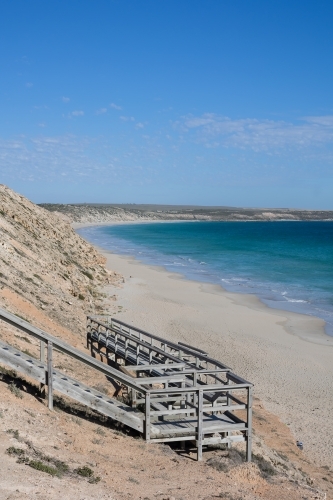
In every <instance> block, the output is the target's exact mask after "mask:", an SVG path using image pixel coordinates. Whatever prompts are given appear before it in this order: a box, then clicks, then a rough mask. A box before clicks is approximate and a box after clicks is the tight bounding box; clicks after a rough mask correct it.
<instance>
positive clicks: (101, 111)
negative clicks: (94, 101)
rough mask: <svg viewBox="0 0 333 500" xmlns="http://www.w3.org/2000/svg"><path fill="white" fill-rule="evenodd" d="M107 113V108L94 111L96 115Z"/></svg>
mask: <svg viewBox="0 0 333 500" xmlns="http://www.w3.org/2000/svg"><path fill="white" fill-rule="evenodd" d="M106 112H107V108H100V109H98V110H97V111H96V113H95V114H96V115H104V113H106Z"/></svg>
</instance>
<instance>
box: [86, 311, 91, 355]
mask: <svg viewBox="0 0 333 500" xmlns="http://www.w3.org/2000/svg"><path fill="white" fill-rule="evenodd" d="M90 337H91V320H90V319H89V318H88V317H87V349H89V347H90V345H89V344H90Z"/></svg>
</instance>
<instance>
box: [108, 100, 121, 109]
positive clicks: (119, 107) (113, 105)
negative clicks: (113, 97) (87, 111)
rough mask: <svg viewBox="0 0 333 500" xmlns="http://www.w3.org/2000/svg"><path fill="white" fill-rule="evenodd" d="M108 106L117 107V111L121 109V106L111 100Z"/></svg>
mask: <svg viewBox="0 0 333 500" xmlns="http://www.w3.org/2000/svg"><path fill="white" fill-rule="evenodd" d="M110 108H112V109H117V110H118V111H120V110H121V109H122V107H121V106H118V105H117V104H115V103H114V102H111V104H110Z"/></svg>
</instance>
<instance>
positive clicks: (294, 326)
mask: <svg viewBox="0 0 333 500" xmlns="http://www.w3.org/2000/svg"><path fill="white" fill-rule="evenodd" d="M119 223H121V222H119ZM129 223H137V222H129ZM92 225H94V226H96V225H98V224H96V223H95V224H92ZM85 226H86V225H85ZM81 227H82V226H81ZM97 248H98V247H97ZM98 250H99V251H100V252H101V253H102V254H103V255H104V257H105V258H106V260H107V263H106V266H107V268H108V269H110V270H112V271H116V272H118V273H120V274H122V275H123V276H124V284H123V285H122V288H119V289H117V292H116V295H117V304H118V305H119V307H118V312H117V313H116V314H115V317H117V318H119V319H122V320H123V321H125V322H128V323H130V324H133V325H135V326H137V327H139V328H142V329H144V330H146V331H149V332H152V333H155V334H157V335H160V336H163V337H166V338H169V339H170V340H173V341H175V342H178V341H182V342H185V343H187V344H190V345H194V346H196V347H199V348H201V349H204V350H205V351H206V352H208V353H209V354H210V355H211V356H212V357H215V358H216V359H219V360H220V361H222V362H224V363H225V364H226V365H228V366H230V367H231V368H232V369H233V370H234V371H235V372H236V373H238V374H239V375H240V376H242V377H243V378H245V379H247V380H249V381H250V382H252V383H254V386H255V395H256V397H257V398H259V399H260V401H261V402H262V403H263V405H264V407H265V408H266V409H267V410H268V411H270V412H271V413H273V414H274V415H277V416H278V417H279V418H280V420H281V421H282V422H283V423H285V424H286V425H288V427H289V429H290V430H291V432H292V434H293V436H294V438H295V443H296V440H301V441H302V442H303V443H304V454H306V455H307V457H308V458H309V460H311V461H314V462H315V463H316V464H317V465H322V466H323V465H325V466H326V465H327V466H330V467H332V466H333V435H332V432H331V423H330V422H331V411H332V407H333V385H332V381H333V363H332V356H333V350H332V347H333V338H332V337H330V336H328V335H326V333H325V331H324V321H323V320H321V319H319V318H316V317H313V316H307V315H303V314H298V313H292V312H289V311H284V310H277V309H272V308H270V307H268V306H266V305H265V304H263V303H262V302H261V301H260V299H259V298H257V297H256V296H254V295H246V294H239V293H230V292H227V291H225V290H224V289H223V288H222V287H220V286H219V285H214V284H209V283H203V282H198V281H192V280H188V279H186V278H185V277H183V276H182V275H180V274H176V273H171V272H169V271H167V270H166V269H165V268H163V267H159V266H152V265H147V264H144V263H142V262H140V261H139V260H137V259H136V258H133V257H129V256H124V255H117V254H115V253H112V252H110V251H106V250H104V249H102V248H98ZM106 292H107V293H109V295H114V293H115V290H114V288H113V287H110V289H109V288H108V287H107V288H106ZM318 443H320V446H318Z"/></svg>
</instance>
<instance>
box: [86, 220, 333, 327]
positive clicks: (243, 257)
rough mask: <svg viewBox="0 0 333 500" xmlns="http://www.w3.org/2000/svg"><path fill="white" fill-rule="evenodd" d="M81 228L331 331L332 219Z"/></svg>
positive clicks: (110, 245) (97, 240) (98, 241)
mask: <svg viewBox="0 0 333 500" xmlns="http://www.w3.org/2000/svg"><path fill="white" fill-rule="evenodd" d="M78 232H79V233H80V234H81V235H82V236H83V237H84V238H85V239H87V240H89V241H91V242H92V243H93V244H95V245H98V246H100V247H102V248H104V249H106V250H111V251H112V252H115V253H118V254H125V255H132V256H135V257H136V258H138V259H139V260H140V261H142V262H144V263H147V264H155V265H160V266H164V267H165V268H166V269H167V270H169V271H176V272H179V273H181V274H182V275H184V276H185V277H187V278H189V279H194V280H198V281H204V282H210V283H215V284H219V285H221V286H222V287H223V288H225V289H226V290H228V291H232V292H238V293H253V294H255V295H257V296H258V297H259V298H260V299H261V300H262V301H263V302H264V303H265V304H267V305H268V306H270V307H273V308H278V309H286V310H289V311H295V312H300V313H305V314H310V315H313V316H318V317H320V318H323V319H324V320H325V321H326V331H327V333H328V334H329V335H333V222H330V221H328V222H287V221H281V222H175V223H149V224H128V225H117V226H96V227H88V228H83V229H80V230H79V231H78Z"/></svg>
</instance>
